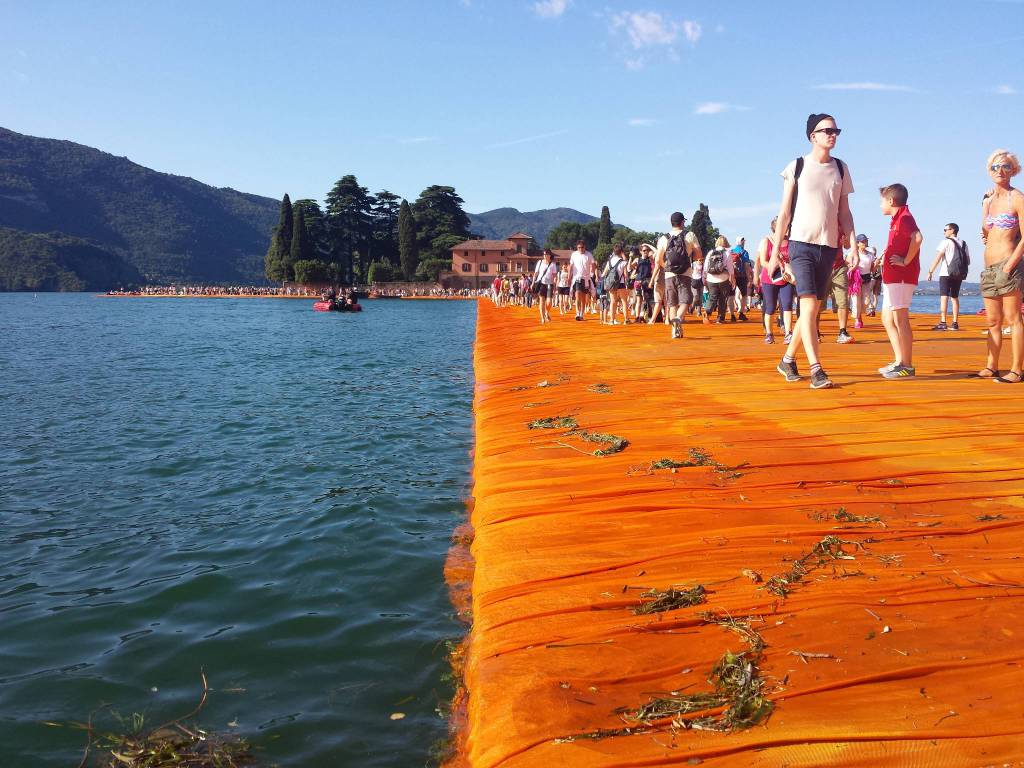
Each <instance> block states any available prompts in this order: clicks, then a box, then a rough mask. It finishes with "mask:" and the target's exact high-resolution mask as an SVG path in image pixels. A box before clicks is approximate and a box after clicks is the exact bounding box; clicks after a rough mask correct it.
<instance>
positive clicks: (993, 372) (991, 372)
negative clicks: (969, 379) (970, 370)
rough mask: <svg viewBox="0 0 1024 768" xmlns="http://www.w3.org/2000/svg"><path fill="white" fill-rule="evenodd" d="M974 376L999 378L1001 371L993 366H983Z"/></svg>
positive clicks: (978, 377)
mask: <svg viewBox="0 0 1024 768" xmlns="http://www.w3.org/2000/svg"><path fill="white" fill-rule="evenodd" d="M986 371H987V373H986ZM974 378H976V379H998V378H999V371H997V370H994V369H992V368H982V369H981V370H980V371H978V372H977V373H976V374H974Z"/></svg>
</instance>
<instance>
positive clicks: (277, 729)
mask: <svg viewBox="0 0 1024 768" xmlns="http://www.w3.org/2000/svg"><path fill="white" fill-rule="evenodd" d="M57 316H59V317H61V318H64V317H74V318H75V322H72V323H68V322H66V321H63V320H62V321H60V322H55V321H54V320H53V318H54V317H57ZM474 324H475V308H474V306H473V304H472V303H468V302H466V303H463V302H374V303H371V304H370V305H369V306H368V308H367V311H366V312H364V313H363V314H362V315H358V316H318V315H314V313H312V312H311V311H310V307H309V305H308V303H307V302H287V301H252V300H250V301H244V300H239V301H230V300H229V301H180V302H179V301H163V302H161V301H159V300H137V301H136V300H127V301H125V300H121V301H117V300H104V299H95V298H93V297H90V296H83V295H71V296H40V297H39V298H33V297H32V296H30V295H11V294H4V295H0V326H2V327H0V332H2V333H3V335H4V339H5V345H4V349H3V351H2V352H0V355H2V360H0V367H2V368H3V370H4V373H5V375H4V376H3V377H0V423H3V424H4V425H5V437H6V439H5V440H4V441H3V443H2V444H0V522H2V525H0V569H2V570H0V614H2V615H3V617H4V619H3V627H4V631H3V633H2V634H0V712H2V713H4V716H3V717H0V765H20V764H24V763H25V761H26V760H29V761H30V762H31V764H32V765H34V766H41V767H43V768H46V767H47V766H65V765H68V764H74V763H73V761H77V760H78V757H79V755H80V752H79V750H80V746H81V745H80V743H78V738H77V734H75V735H74V737H67V738H65V736H66V735H64V734H60V733H57V731H59V730H61V729H46V728H43V727H41V726H40V725H39V723H40V722H41V721H43V720H54V721H68V720H76V719H82V718H83V717H85V716H87V714H88V712H89V711H91V710H92V709H94V708H95V707H96V706H97V705H98V704H100V703H101V702H111V703H113V704H114V705H115V708H116V709H119V710H120V711H122V712H131V711H141V712H145V713H146V714H147V718H149V719H152V718H154V717H155V718H157V719H158V720H160V719H166V718H168V717H172V716H174V715H177V714H180V713H182V712H184V711H188V710H189V709H190V708H191V707H192V706H194V704H195V700H196V693H197V686H198V679H199V671H200V669H205V671H206V674H207V676H208V678H209V680H210V685H211V687H212V688H213V693H212V694H211V697H210V703H209V704H208V706H207V708H206V710H205V711H204V717H205V718H206V720H205V721H204V722H205V723H206V725H208V726H209V727H211V728H214V729H220V730H233V731H235V732H238V733H241V734H243V735H245V736H247V737H248V738H250V739H251V740H252V741H253V742H254V744H255V745H256V747H257V748H258V749H259V750H260V752H261V754H262V755H264V756H265V757H266V759H267V761H268V762H274V763H277V764H280V765H283V766H311V767H313V768H316V767H317V766H334V765H360V766H393V765H399V764H401V765H419V764H422V763H423V762H424V759H425V756H426V752H427V748H428V746H429V744H430V743H431V742H433V741H434V740H436V739H437V738H440V737H441V736H443V734H444V723H443V722H442V721H440V720H439V718H438V717H437V715H436V713H435V711H434V709H435V706H436V704H437V701H438V698H439V697H441V696H443V695H444V693H445V688H444V685H443V684H442V683H441V672H442V671H443V668H444V659H443V651H442V643H441V640H443V639H445V638H448V637H452V636H456V635H458V634H459V633H460V632H461V628H460V627H459V625H458V624H457V623H456V622H455V620H454V618H453V616H452V609H451V606H450V605H449V604H448V601H447V595H446V592H445V588H444V584H443V580H442V576H441V567H442V563H443V557H444V553H445V551H446V549H447V544H448V540H449V536H450V534H451V530H452V528H453V526H454V524H455V523H456V522H457V521H458V520H459V519H460V518H461V516H462V515H463V499H464V497H465V496H466V494H467V491H468V483H469V477H470V475H469V472H470V467H469V451H470V448H471V428H472V422H471V397H472V386H473V381H472V362H471V361H472V348H471V347H472V339H473V333H474ZM397 702H403V703H402V704H401V709H402V711H403V712H405V713H406V715H407V717H406V719H405V720H403V721H401V724H400V727H399V726H396V725H395V724H394V723H392V722H391V721H390V720H389V719H388V715H389V714H390V713H391V712H393V711H395V707H396V706H397ZM229 722H232V723H233V722H237V723H238V727H237V729H235V728H232V729H228V727H227V724H228V723H229Z"/></svg>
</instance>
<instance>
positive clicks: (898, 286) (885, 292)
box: [882, 283, 917, 310]
mask: <svg viewBox="0 0 1024 768" xmlns="http://www.w3.org/2000/svg"><path fill="white" fill-rule="evenodd" d="M915 288H917V286H916V285H914V284H913V283H882V309H883V310H884V309H910V302H911V301H912V300H913V298H914V289H915Z"/></svg>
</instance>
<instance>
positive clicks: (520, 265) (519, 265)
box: [516, 261, 523, 272]
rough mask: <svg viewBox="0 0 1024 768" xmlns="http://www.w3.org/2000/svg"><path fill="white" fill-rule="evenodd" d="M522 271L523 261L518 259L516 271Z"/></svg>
mask: <svg viewBox="0 0 1024 768" xmlns="http://www.w3.org/2000/svg"><path fill="white" fill-rule="evenodd" d="M522 271H523V262H521V261H517V262H516V272H522Z"/></svg>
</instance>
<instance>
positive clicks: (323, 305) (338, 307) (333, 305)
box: [313, 299, 363, 312]
mask: <svg viewBox="0 0 1024 768" xmlns="http://www.w3.org/2000/svg"><path fill="white" fill-rule="evenodd" d="M313 311H314V312H362V311H363V308H362V306H360V304H359V302H355V301H354V302H353V303H351V304H346V303H344V302H341V301H337V300H336V299H321V300H320V301H317V302H314V304H313Z"/></svg>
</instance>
